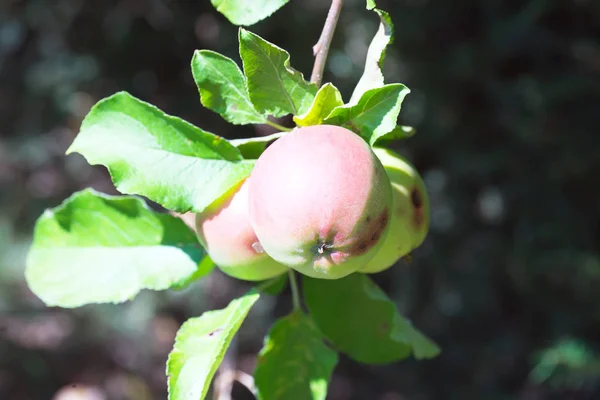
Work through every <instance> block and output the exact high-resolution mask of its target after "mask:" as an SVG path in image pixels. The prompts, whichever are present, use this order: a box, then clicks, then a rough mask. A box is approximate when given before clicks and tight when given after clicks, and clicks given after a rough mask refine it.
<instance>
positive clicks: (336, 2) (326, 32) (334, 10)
mask: <svg viewBox="0 0 600 400" xmlns="http://www.w3.org/2000/svg"><path fill="white" fill-rule="evenodd" d="M343 4H344V0H332V1H331V7H330V8H329V13H328V14H327V19H326V20H325V25H324V26H323V32H321V37H319V41H318V42H317V44H315V45H314V47H313V54H314V56H315V65H314V67H313V71H312V75H311V77H310V81H311V82H312V83H316V84H317V86H321V80H322V79H323V70H324V69H325V60H327V54H328V53H329V46H330V45H331V39H332V38H333V32H334V31H335V26H336V25H337V22H338V19H339V17H340V12H341V11H342V5H343Z"/></svg>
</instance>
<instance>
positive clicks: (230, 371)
mask: <svg viewBox="0 0 600 400" xmlns="http://www.w3.org/2000/svg"><path fill="white" fill-rule="evenodd" d="M236 355H237V338H236V337H234V338H233V340H232V341H231V343H230V344H229V348H228V349H227V352H226V353H225V357H224V358H223V361H222V362H221V365H220V366H219V375H218V376H217V379H216V380H215V385H214V389H213V399H214V400H231V388H232V386H233V381H234V379H235V358H236Z"/></svg>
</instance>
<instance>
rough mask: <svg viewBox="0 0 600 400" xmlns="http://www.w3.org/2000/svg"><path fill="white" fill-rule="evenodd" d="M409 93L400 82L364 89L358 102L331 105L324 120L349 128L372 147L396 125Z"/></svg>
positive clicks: (327, 122)
mask: <svg viewBox="0 0 600 400" xmlns="http://www.w3.org/2000/svg"><path fill="white" fill-rule="evenodd" d="M408 93H410V90H409V89H408V88H407V87H406V86H404V85H402V84H401V83H393V84H390V85H385V86H383V87H380V88H377V89H371V90H367V91H366V92H365V93H364V94H363V95H362V96H361V97H360V99H359V100H358V103H357V104H354V105H353V104H346V105H343V106H340V107H336V108H334V109H333V111H332V112H331V114H329V116H328V117H327V118H326V119H325V121H324V123H326V124H331V125H339V126H343V127H345V128H347V129H350V130H351V131H354V132H355V133H357V134H359V135H360V136H362V137H363V138H364V139H365V140H366V141H367V142H369V144H371V146H372V145H373V144H374V143H375V142H376V141H377V139H379V138H380V137H381V136H383V135H385V134H386V133H388V132H390V131H392V130H393V129H394V128H395V127H396V120H397V119H398V115H399V114H400V108H401V107H402V101H403V100H404V97H406V95H407V94H408Z"/></svg>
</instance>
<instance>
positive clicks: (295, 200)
mask: <svg viewBox="0 0 600 400" xmlns="http://www.w3.org/2000/svg"><path fill="white" fill-rule="evenodd" d="M248 193H249V195H248V197H249V201H250V207H249V209H250V223H251V225H252V227H253V228H254V231H255V232H256V236H257V237H258V239H259V240H260V243H261V244H262V246H263V247H264V249H265V251H266V252H267V254H269V255H270V256H271V257H273V259H275V260H276V261H278V262H280V263H282V264H285V265H287V266H289V267H291V268H294V269H295V270H297V271H299V272H301V273H303V274H306V275H308V276H311V277H315V278H324V279H337V278H341V277H344V276H346V275H348V274H351V273H352V272H355V271H357V270H358V269H359V268H360V267H362V266H363V265H365V264H366V263H367V262H368V261H370V260H371V258H373V256H374V255H375V254H376V253H377V250H378V249H379V247H380V246H381V243H382V242H383V240H381V238H382V237H383V235H384V234H385V233H386V231H387V229H388V225H389V224H388V222H389V220H390V212H391V211H390V210H391V204H392V192H391V185H390V181H389V179H388V177H387V175H386V173H385V170H384V168H383V166H382V165H381V162H380V161H379V159H378V158H377V157H376V156H375V154H374V153H373V151H372V150H371V148H370V146H369V145H368V144H367V143H366V142H365V141H364V140H363V139H362V138H361V137H360V136H358V135H356V134H355V133H353V132H352V131H350V130H348V129H345V128H342V127H339V126H332V125H315V126H309V127H303V128H298V129H295V130H294V131H292V132H290V133H288V134H286V135H284V136H283V137H281V138H280V139H278V140H277V141H276V142H274V143H273V144H272V145H271V146H270V147H268V148H267V149H266V150H265V152H264V153H263V154H262V155H261V156H260V157H259V159H258V160H257V162H256V165H255V167H254V170H253V171H252V174H251V175H250V185H249V192H248Z"/></svg>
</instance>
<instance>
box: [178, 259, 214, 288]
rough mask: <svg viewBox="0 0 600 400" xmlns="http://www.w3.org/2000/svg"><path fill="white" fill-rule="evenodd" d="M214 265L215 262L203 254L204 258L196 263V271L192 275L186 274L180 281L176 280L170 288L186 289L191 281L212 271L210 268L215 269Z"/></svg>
mask: <svg viewBox="0 0 600 400" xmlns="http://www.w3.org/2000/svg"><path fill="white" fill-rule="evenodd" d="M215 267H216V264H215V263H214V262H213V260H211V258H210V257H209V256H208V255H205V256H204V258H203V259H202V261H200V264H198V268H197V269H196V272H194V273H193V274H192V275H190V276H188V277H187V278H185V279H184V280H182V281H181V282H178V283H176V284H175V285H173V286H171V287H170V289H172V290H184V289H187V287H188V286H190V285H191V284H192V283H194V282H196V281H197V280H198V279H200V278H202V277H205V276H206V275H208V274H210V273H211V272H212V270H213V269H215Z"/></svg>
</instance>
